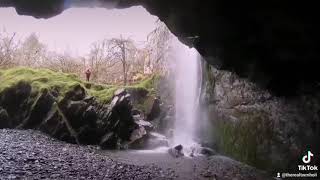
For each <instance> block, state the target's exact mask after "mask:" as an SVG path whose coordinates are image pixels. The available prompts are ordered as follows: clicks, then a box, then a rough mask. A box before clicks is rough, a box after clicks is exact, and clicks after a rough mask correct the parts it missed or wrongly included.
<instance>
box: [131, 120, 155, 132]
mask: <svg viewBox="0 0 320 180" xmlns="http://www.w3.org/2000/svg"><path fill="white" fill-rule="evenodd" d="M135 123H136V124H138V125H139V126H142V127H144V128H145V129H146V130H147V131H151V130H152V129H153V125H152V124H151V123H150V122H148V121H144V120H137V121H135Z"/></svg>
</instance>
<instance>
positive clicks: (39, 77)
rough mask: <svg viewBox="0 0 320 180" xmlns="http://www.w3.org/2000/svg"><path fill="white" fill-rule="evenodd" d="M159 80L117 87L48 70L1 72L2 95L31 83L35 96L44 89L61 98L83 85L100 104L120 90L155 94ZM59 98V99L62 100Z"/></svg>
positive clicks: (24, 69) (108, 100) (13, 69)
mask: <svg viewBox="0 0 320 180" xmlns="http://www.w3.org/2000/svg"><path fill="white" fill-rule="evenodd" d="M158 79H159V76H158V75H153V76H152V77H150V78H147V79H145V80H143V81H141V82H138V83H137V84H135V85H130V86H115V85H105V84H95V83H88V82H84V81H82V80H80V79H79V78H78V77H77V75H75V74H67V73H62V72H54V71H52V70H48V69H32V68H24V67H18V68H11V69H7V70H0V82H1V84H0V93H1V92H2V91H3V90H4V89H5V88H8V87H11V86H13V85H15V84H17V83H18V82H20V81H25V82H27V83H30V84H31V86H32V91H33V94H37V93H38V92H40V91H42V90H44V89H48V90H50V89H54V90H56V91H58V92H59V94H60V97H62V96H64V94H65V93H66V92H68V91H70V90H71V89H72V88H73V87H74V86H76V85H81V86H82V87H84V88H85V89H86V90H87V92H88V94H89V95H91V96H94V97H96V98H97V100H98V101H100V102H110V101H111V98H112V96H113V94H114V92H115V91H116V90H117V89H119V88H125V89H128V90H129V89H131V90H132V89H134V90H147V91H148V92H151V93H149V94H155V90H154V89H155V88H154V86H155V84H156V81H157V80H158ZM60 97H59V98H60Z"/></svg>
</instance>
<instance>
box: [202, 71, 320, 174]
mask: <svg viewBox="0 0 320 180" xmlns="http://www.w3.org/2000/svg"><path fill="white" fill-rule="evenodd" d="M205 71H206V73H205V78H206V80H205V86H204V87H205V89H204V91H205V93H203V96H202V102H205V104H203V105H202V108H203V109H206V110H207V111H208V117H209V122H210V124H212V127H209V126H208V127H209V129H210V131H211V133H213V135H211V136H210V137H211V140H213V139H215V140H216V142H215V143H216V145H217V149H218V150H219V151H220V152H222V153H224V154H228V155H229V156H232V157H234V158H236V159H238V160H240V161H244V162H246V163H248V164H251V165H254V166H255V167H259V168H261V169H266V170H269V171H273V170H275V171H277V170H279V169H289V168H292V169H294V170H295V169H296V166H297V164H301V157H302V156H303V155H304V154H305V152H306V151H307V150H308V149H310V150H311V151H313V152H320V146H319V143H318V142H317V140H318V139H319V138H320V133H319V132H320V116H319V115H320V114H319V112H320V111H319V110H320V94H319V89H317V88H315V89H311V90H308V91H306V92H304V93H302V94H301V95H299V96H295V97H291V98H280V97H277V96H275V95H274V94H272V93H270V92H268V91H265V90H263V89H261V88H259V87H257V85H255V84H254V83H251V82H249V81H248V80H246V79H241V78H239V76H237V75H235V74H234V73H231V72H227V71H220V70H217V69H214V68H212V67H207V68H205ZM315 161H316V160H315Z"/></svg>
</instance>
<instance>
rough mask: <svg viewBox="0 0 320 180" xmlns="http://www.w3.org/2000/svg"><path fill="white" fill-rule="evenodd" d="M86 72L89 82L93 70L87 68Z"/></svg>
mask: <svg viewBox="0 0 320 180" xmlns="http://www.w3.org/2000/svg"><path fill="white" fill-rule="evenodd" d="M85 74H86V78H87V81H88V82H89V81H90V76H91V71H90V69H89V68H88V69H87V70H86V72H85Z"/></svg>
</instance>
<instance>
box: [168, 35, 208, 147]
mask: <svg viewBox="0 0 320 180" xmlns="http://www.w3.org/2000/svg"><path fill="white" fill-rule="evenodd" d="M172 52H173V60H174V62H175V69H174V74H175V124H174V131H173V139H172V145H178V144H181V145H183V146H184V149H188V148H191V147H194V146H197V144H198V143H197V142H196V140H195V137H196V134H195V133H196V132H195V131H196V127H197V121H198V120H199V109H198V106H199V98H200V92H201V84H202V83H201V77H202V76H201V64H200V59H199V57H200V55H199V53H198V52H197V50H196V49H194V48H189V47H188V46H186V45H184V44H182V43H181V42H180V41H179V40H178V39H177V38H175V39H174V40H173V41H172Z"/></svg>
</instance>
